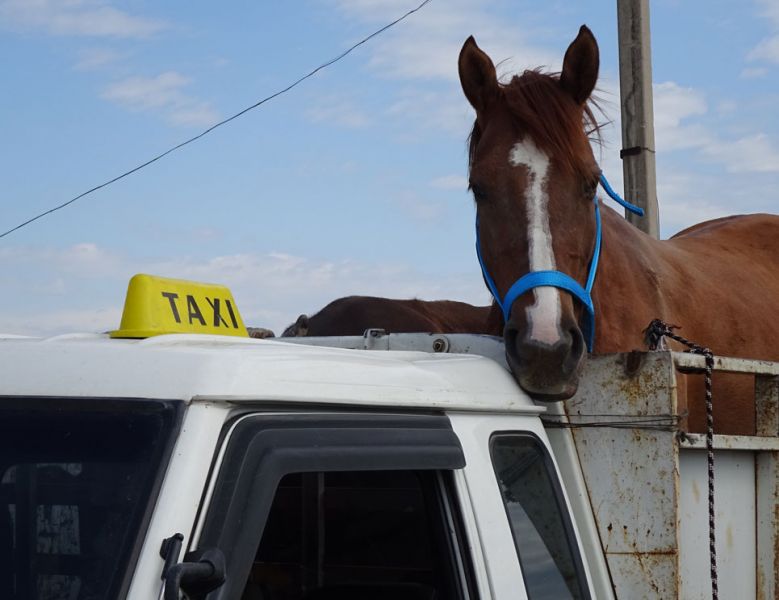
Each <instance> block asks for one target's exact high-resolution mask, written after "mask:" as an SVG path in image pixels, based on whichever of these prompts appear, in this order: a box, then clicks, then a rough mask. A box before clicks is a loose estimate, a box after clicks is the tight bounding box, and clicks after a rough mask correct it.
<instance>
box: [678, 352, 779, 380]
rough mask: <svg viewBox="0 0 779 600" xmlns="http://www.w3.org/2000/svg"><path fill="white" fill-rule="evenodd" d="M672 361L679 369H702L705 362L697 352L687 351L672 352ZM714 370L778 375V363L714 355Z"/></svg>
mask: <svg viewBox="0 0 779 600" xmlns="http://www.w3.org/2000/svg"><path fill="white" fill-rule="evenodd" d="M673 357H674V361H675V362H676V365H677V366H678V367H679V369H683V370H689V369H692V370H695V371H702V370H703V369H704V368H705V365H706V362H705V359H704V358H703V356H701V355H699V354H690V353H688V352H674V353H673ZM714 370H715V371H726V372H729V373H754V374H756V375H774V376H776V375H779V363H777V362H771V361H767V360H755V359H751V358H732V357H729V356H715V357H714Z"/></svg>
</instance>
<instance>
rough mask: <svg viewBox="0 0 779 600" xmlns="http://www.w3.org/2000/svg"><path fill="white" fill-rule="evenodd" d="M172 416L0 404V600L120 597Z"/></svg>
mask: <svg viewBox="0 0 779 600" xmlns="http://www.w3.org/2000/svg"><path fill="white" fill-rule="evenodd" d="M175 420H176V410H175V408H174V407H173V406H172V405H171V404H169V403H164V402H152V401H141V400H138V401H134V400H128V401H117V400H102V399H100V400H96V401H92V400H89V401H87V400H67V399H63V400H57V399H46V400H39V399H30V398H27V399H23V398H19V399H2V400H0V598H2V599H3V600H6V599H8V600H93V599H103V598H120V597H123V595H124V591H123V590H124V588H125V586H126V583H127V578H128V573H127V571H128V568H127V567H128V565H129V563H130V562H131V560H132V555H133V553H134V552H136V551H137V547H138V544H139V539H140V538H139V532H140V530H141V529H142V527H141V523H142V522H143V520H144V518H146V512H147V508H148V506H149V504H150V502H151V498H152V494H153V490H154V489H155V487H156V486H157V481H158V473H160V469H161V463H162V456H163V452H164V451H165V450H166V448H167V447H168V441H169V438H170V434H171V430H172V427H173V425H174V422H175Z"/></svg>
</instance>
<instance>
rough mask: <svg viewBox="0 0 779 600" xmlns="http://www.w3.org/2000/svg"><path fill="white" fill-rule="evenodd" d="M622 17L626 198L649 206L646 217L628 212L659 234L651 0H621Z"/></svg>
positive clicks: (643, 227)
mask: <svg viewBox="0 0 779 600" xmlns="http://www.w3.org/2000/svg"><path fill="white" fill-rule="evenodd" d="M617 21H618V30H619V87H620V103H621V106H622V150H621V151H620V157H621V158H622V172H623V174H624V178H625V195H624V197H625V199H627V200H628V201H629V202H633V203H634V204H637V205H638V206H640V207H641V208H643V209H644V216H643V217H639V216H637V215H633V214H630V213H628V212H627V211H625V216H626V217H627V219H628V221H630V222H631V223H633V225H635V226H636V227H638V228H639V229H641V230H642V231H644V232H645V233H648V234H649V235H651V236H652V237H654V238H658V237H659V236H660V218H659V211H658V207H657V189H656V185H657V184H656V179H655V130H654V120H653V108H652V52H651V49H650V43H649V0H617Z"/></svg>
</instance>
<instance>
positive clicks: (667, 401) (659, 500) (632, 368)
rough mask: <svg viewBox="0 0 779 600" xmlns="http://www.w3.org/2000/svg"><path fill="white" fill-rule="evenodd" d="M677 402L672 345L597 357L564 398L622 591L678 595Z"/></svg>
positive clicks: (614, 578) (639, 595)
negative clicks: (667, 349) (573, 393)
mask: <svg viewBox="0 0 779 600" xmlns="http://www.w3.org/2000/svg"><path fill="white" fill-rule="evenodd" d="M676 407H677V404H676V379H675V370H674V364H673V358H672V355H671V354H670V353H668V352H655V353H631V354H617V355H602V356H592V357H590V360H589V361H588V364H587V366H586V372H585V373H584V374H583V377H582V381H581V385H580V389H579V391H578V393H577V394H576V396H574V397H573V398H572V399H570V400H568V401H567V402H566V403H565V410H566V413H567V414H568V417H569V419H570V421H571V424H573V425H574V426H576V425H579V427H576V428H574V429H573V430H572V431H573V436H574V440H575V443H576V450H577V452H578V455H579V459H580V463H581V466H582V473H583V475H584V479H585V482H586V486H587V492H588V494H589V498H590V504H591V506H592V510H593V514H594V516H595V523H596V527H597V530H598V533H599V535H600V539H601V544H602V546H603V549H604V552H605V555H606V558H607V561H608V565H609V569H610V572H611V578H612V581H613V585H614V589H615V593H616V596H617V597H618V598H643V597H646V598H676V597H678V572H677V566H676V563H677V552H678V541H677V532H678V522H677V519H678V517H677V511H676V508H677V496H678V486H679V465H678V449H677V445H676V442H675V429H676V423H677V418H676V413H677V408H676ZM549 420H550V421H551V420H553V419H552V418H551V417H549Z"/></svg>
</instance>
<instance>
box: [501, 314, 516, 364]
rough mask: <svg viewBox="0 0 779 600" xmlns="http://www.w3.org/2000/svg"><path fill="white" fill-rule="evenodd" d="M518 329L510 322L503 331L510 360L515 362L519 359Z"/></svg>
mask: <svg viewBox="0 0 779 600" xmlns="http://www.w3.org/2000/svg"><path fill="white" fill-rule="evenodd" d="M518 333H519V332H518V331H517V328H516V327H515V326H514V325H513V324H512V323H511V321H509V322H508V323H506V327H505V328H504V330H503V342H504V344H505V346H506V354H508V356H509V358H511V359H513V360H514V361H516V360H517V357H518V354H519V352H518V348H517V335H518Z"/></svg>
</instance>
